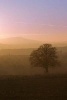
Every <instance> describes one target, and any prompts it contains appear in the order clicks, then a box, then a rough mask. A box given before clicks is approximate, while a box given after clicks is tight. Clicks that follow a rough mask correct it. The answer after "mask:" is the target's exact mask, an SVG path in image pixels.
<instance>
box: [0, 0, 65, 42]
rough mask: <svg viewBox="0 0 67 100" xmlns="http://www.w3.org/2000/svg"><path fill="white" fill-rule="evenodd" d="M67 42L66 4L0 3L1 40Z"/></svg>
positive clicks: (48, 0)
mask: <svg viewBox="0 0 67 100" xmlns="http://www.w3.org/2000/svg"><path fill="white" fill-rule="evenodd" d="M12 36H23V37H25V38H31V39H40V40H44V41H53V42H58V41H59V42H61V41H66V40H67V0H0V38H4V37H12Z"/></svg>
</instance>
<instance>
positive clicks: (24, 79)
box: [0, 52, 67, 100]
mask: <svg viewBox="0 0 67 100" xmlns="http://www.w3.org/2000/svg"><path fill="white" fill-rule="evenodd" d="M66 58H67V53H66V52H64V53H62V55H61V54H60V53H59V59H60V62H61V66H60V67H56V68H55V69H49V73H48V74H46V73H45V70H44V69H43V68H34V67H32V66H31V65H30V61H29V55H28V54H26V55H23V54H20V55H19V54H15V55H14V54H13V55H12V54H4V55H0V100H67V59H66Z"/></svg>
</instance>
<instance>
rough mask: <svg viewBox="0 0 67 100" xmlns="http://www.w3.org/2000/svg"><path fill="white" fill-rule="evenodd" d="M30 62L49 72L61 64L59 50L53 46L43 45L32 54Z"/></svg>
mask: <svg viewBox="0 0 67 100" xmlns="http://www.w3.org/2000/svg"><path fill="white" fill-rule="evenodd" d="M30 62H31V64H32V65H33V66H34V67H43V68H45V70H46V72H48V68H49V67H55V66H57V65H58V64H59V61H58V56H57V49H56V48H55V47H52V45H51V44H43V45H41V46H40V47H39V48H38V49H37V50H34V51H33V52H32V53H31V55H30Z"/></svg>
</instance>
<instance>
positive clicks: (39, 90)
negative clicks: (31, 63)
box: [0, 76, 67, 100]
mask: <svg viewBox="0 0 67 100" xmlns="http://www.w3.org/2000/svg"><path fill="white" fill-rule="evenodd" d="M0 100H67V77H66V76H63V77H62V76H1V77H0Z"/></svg>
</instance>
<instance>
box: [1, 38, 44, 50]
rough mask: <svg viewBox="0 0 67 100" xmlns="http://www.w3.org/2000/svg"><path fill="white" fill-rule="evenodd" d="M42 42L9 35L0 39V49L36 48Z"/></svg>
mask: <svg viewBox="0 0 67 100" xmlns="http://www.w3.org/2000/svg"><path fill="white" fill-rule="evenodd" d="M41 44H42V43H41V42H40V41H36V40H32V39H25V38H23V37H11V38H6V39H1V40H0V49H21V48H36V47H38V46H39V45H41Z"/></svg>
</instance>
